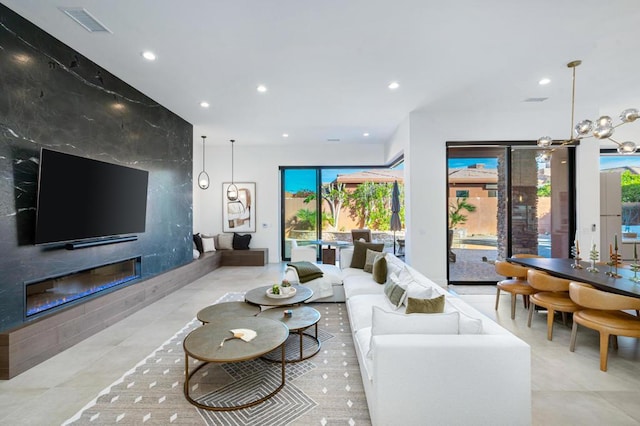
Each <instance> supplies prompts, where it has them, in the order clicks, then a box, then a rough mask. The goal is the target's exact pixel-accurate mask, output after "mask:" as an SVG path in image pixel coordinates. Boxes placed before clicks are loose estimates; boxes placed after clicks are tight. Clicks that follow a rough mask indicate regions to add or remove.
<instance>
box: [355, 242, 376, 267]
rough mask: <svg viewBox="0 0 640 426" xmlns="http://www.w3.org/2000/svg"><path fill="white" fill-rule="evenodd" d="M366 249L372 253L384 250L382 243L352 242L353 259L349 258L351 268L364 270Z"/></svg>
mask: <svg viewBox="0 0 640 426" xmlns="http://www.w3.org/2000/svg"><path fill="white" fill-rule="evenodd" d="M367 249H369V250H373V251H380V252H381V251H382V250H383V249H384V243H380V244H378V243H365V242H362V241H354V242H353V257H352V258H351V265H350V267H351V268H358V269H364V264H365V262H366V261H367Z"/></svg>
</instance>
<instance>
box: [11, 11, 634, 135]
mask: <svg viewBox="0 0 640 426" xmlns="http://www.w3.org/2000/svg"><path fill="white" fill-rule="evenodd" d="M2 3H4V4H5V5H6V6H8V7H9V8H11V9H13V10H14V11H16V12H17V13H19V14H20V15H22V16H24V17H25V18H27V19H29V20H30V21H32V22H34V23H35V24H36V25H38V26H39V27H41V28H43V29H44V30H45V31H47V32H49V33H50V34H52V35H53V36H54V37H56V38H58V39H60V40H61V41H63V42H64V43H66V44H68V45H69V46H71V47H72V48H74V49H76V50H77V51H79V52H80V53H82V54H83V55H85V56H87V57H88V58H90V59H91V60H93V61H94V62H96V63H98V64H99V65H101V66H103V67H104V68H106V69H107V70H109V71H110V72H111V73H113V74H115V75H116V76H118V77H120V78H121V79H123V80H124V81H126V82H127V83H129V84H131V85H132V86H134V87H136V88H137V89H139V90H140V91H141V92H143V93H145V94H146V95H148V96H149V97H151V98H153V99H154V100H156V101H157V102H159V103H161V104H162V105H164V106H166V107H167V108H169V109H170V110H172V111H173V112H175V113H176V114H178V115H180V116H181V117H182V118H184V119H185V120H187V121H189V122H190V123H192V124H193V125H194V126H196V129H197V131H198V132H202V134H206V135H207V136H208V139H207V141H208V142H212V143H219V144H221V143H225V142H227V141H228V140H229V139H236V140H238V141H242V143H243V144H268V143H320V142H323V141H326V140H327V139H333V138H337V139H340V140H341V141H342V142H343V143H376V142H377V143H381V142H386V141H387V140H389V138H390V137H391V136H392V135H393V132H394V131H395V129H396V128H397V126H398V125H399V124H400V122H401V121H402V120H403V119H404V118H405V117H407V116H408V114H409V113H410V112H411V111H414V110H416V109H424V110H427V111H442V110H445V111H452V112H455V113H459V114H460V115H461V125H464V120H463V116H464V113H465V111H473V110H474V109H475V110H477V109H484V110H488V111H491V110H495V111H505V110H507V111H511V112H514V111H516V112H517V111H522V112H523V113H526V114H535V112H536V110H539V111H542V110H544V109H546V108H562V107H563V106H565V105H566V107H567V109H568V108H569V102H570V96H571V94H570V86H571V72H570V71H569V70H568V69H567V68H566V66H565V65H566V63H567V62H569V61H570V60H574V59H582V60H583V64H582V66H581V67H579V68H578V69H577V73H578V80H577V81H578V83H577V84H578V88H577V100H576V102H587V103H591V102H592V103H595V104H597V105H599V106H603V105H614V106H616V107H617V106H618V105H623V106H636V107H639V106H640V105H627V103H628V102H629V101H630V100H631V101H635V102H638V100H639V99H640V84H639V83H638V78H637V77H638V70H639V69H640V54H639V53H638V41H639V40H640V3H639V2H638V0H609V1H602V0H538V1H531V0H457V1H453V0H449V1H446V0H440V1H434V0H393V1H391V0H385V1H383V0H315V1H312V0H224V1H223V0H183V1H178V0H108V1H105V0H65V1H64V2H61V1H60V0H2ZM62 6H65V7H69V6H74V7H84V8H86V9H87V11H89V12H90V13H91V14H92V15H93V16H95V17H96V18H97V19H98V20H99V21H101V22H102V23H103V24H104V25H105V26H106V27H108V28H109V29H110V30H111V31H112V34H98V33H89V32H87V31H86V30H85V29H83V28H82V27H80V26H79V25H78V24H76V23H75V22H74V21H72V20H71V19H70V18H69V17H67V16H66V15H65V14H64V13H62V12H61V11H60V10H59V9H58V7H62ZM147 49H149V50H152V51H154V52H155V53H156V54H157V56H158V59H157V60H156V61H155V62H147V61H145V60H144V59H142V57H141V52H142V51H143V50H147ZM542 77H549V78H551V79H552V82H551V84H549V85H547V86H539V85H538V84H537V82H538V80H539V79H541V78H542ZM394 80H395V81H398V82H399V83H400V88H398V89H397V90H395V91H391V90H389V89H388V88H387V85H388V84H389V82H391V81H394ZM258 84H264V85H266V86H267V87H268V91H267V92H266V93H263V94H261V93H258V92H257V91H256V87H257V85H258ZM530 97H549V100H547V101H545V102H541V103H536V104H531V103H525V102H523V101H524V99H526V98H530ZM202 100H206V101H208V102H209V103H210V104H211V106H210V108H208V109H203V108H202V107H200V106H199V104H200V101H202ZM618 112H619V111H617V110H616V111H612V114H614V113H615V114H617V113H618ZM364 132H368V133H369V134H370V136H369V137H364V136H363V133H364ZM283 133H288V134H289V135H290V136H289V138H287V139H283V137H282V134H283ZM541 133H544V131H542V132H541ZM199 136H200V135H199V134H194V139H196V140H199ZM539 136H541V135H531V138H532V139H535V138H537V137H539ZM554 136H555V135H554ZM479 137H481V135H479ZM332 146H333V145H332Z"/></svg>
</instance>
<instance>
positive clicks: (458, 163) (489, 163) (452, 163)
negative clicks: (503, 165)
mask: <svg viewBox="0 0 640 426" xmlns="http://www.w3.org/2000/svg"><path fill="white" fill-rule="evenodd" d="M473 164H484V168H485V169H497V168H498V159H497V158H495V157H494V158H451V159H449V168H450V169H462V168H466V167H469V166H471V165H473Z"/></svg>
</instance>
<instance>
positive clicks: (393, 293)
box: [384, 280, 407, 309]
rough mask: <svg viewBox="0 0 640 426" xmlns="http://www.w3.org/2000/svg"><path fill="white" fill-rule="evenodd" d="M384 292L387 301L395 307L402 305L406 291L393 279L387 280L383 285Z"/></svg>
mask: <svg viewBox="0 0 640 426" xmlns="http://www.w3.org/2000/svg"><path fill="white" fill-rule="evenodd" d="M384 294H385V295H386V296H387V299H389V302H391V304H392V305H393V306H394V307H395V308H396V309H397V308H398V307H400V305H402V302H403V301H404V297H405V296H406V294H407V291H406V290H405V289H404V288H402V287H400V286H399V285H398V284H397V283H396V282H394V280H389V281H387V283H386V284H385V285H384Z"/></svg>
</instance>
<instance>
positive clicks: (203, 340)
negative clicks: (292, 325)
mask: <svg viewBox="0 0 640 426" xmlns="http://www.w3.org/2000/svg"><path fill="white" fill-rule="evenodd" d="M238 328H248V329H250V330H254V331H255V332H256V333H257V335H256V337H254V338H253V340H251V341H249V342H245V341H243V340H241V339H231V340H226V342H225V343H224V345H223V346H222V347H221V346H220V343H221V342H222V341H223V340H224V339H228V338H229V337H231V336H232V335H233V334H232V333H231V332H230V331H229V330H232V329H238ZM288 336H289V330H288V329H287V327H286V326H285V325H284V324H282V323H281V322H280V321H276V320H272V319H269V318H258V317H233V316H224V317H220V318H217V319H214V320H213V321H211V322H210V323H208V324H205V325H203V326H202V327H199V328H196V329H195V330H193V331H192V332H191V333H189V335H187V337H185V339H184V342H183V343H182V347H183V348H184V353H185V363H184V376H185V379H184V396H185V398H186V399H187V401H189V402H190V403H191V404H193V405H195V406H196V407H198V408H202V409H205V410H213V411H231V410H239V409H242V408H247V407H251V406H253V405H256V404H259V403H261V402H264V401H266V400H267V399H269V398H271V397H272V396H273V395H275V394H276V393H278V392H279V391H280V389H282V387H283V386H284V382H285V364H286V362H285V345H284V343H285V342H286V341H287V337H288ZM278 347H281V352H282V356H281V360H280V362H281V364H282V372H281V381H280V385H279V386H278V387H276V388H275V389H274V390H273V391H272V392H271V393H269V394H268V395H265V396H264V397H262V398H259V399H256V400H254V401H251V402H246V403H243V404H239V405H233V406H226V405H225V406H211V405H204V404H201V403H199V402H198V401H196V400H195V399H193V398H192V397H191V395H189V389H190V387H189V380H190V379H191V378H192V377H193V375H194V374H195V373H196V372H197V371H198V370H200V369H201V368H202V367H204V366H205V365H207V364H209V363H230V362H240V361H247V360H251V359H255V358H258V357H261V356H262V355H264V354H266V353H268V352H271V351H273V350H274V349H276V348H278ZM189 357H191V358H193V359H196V360H199V361H203V363H202V364H200V365H198V366H197V367H196V368H195V369H194V370H193V371H191V372H189Z"/></svg>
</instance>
